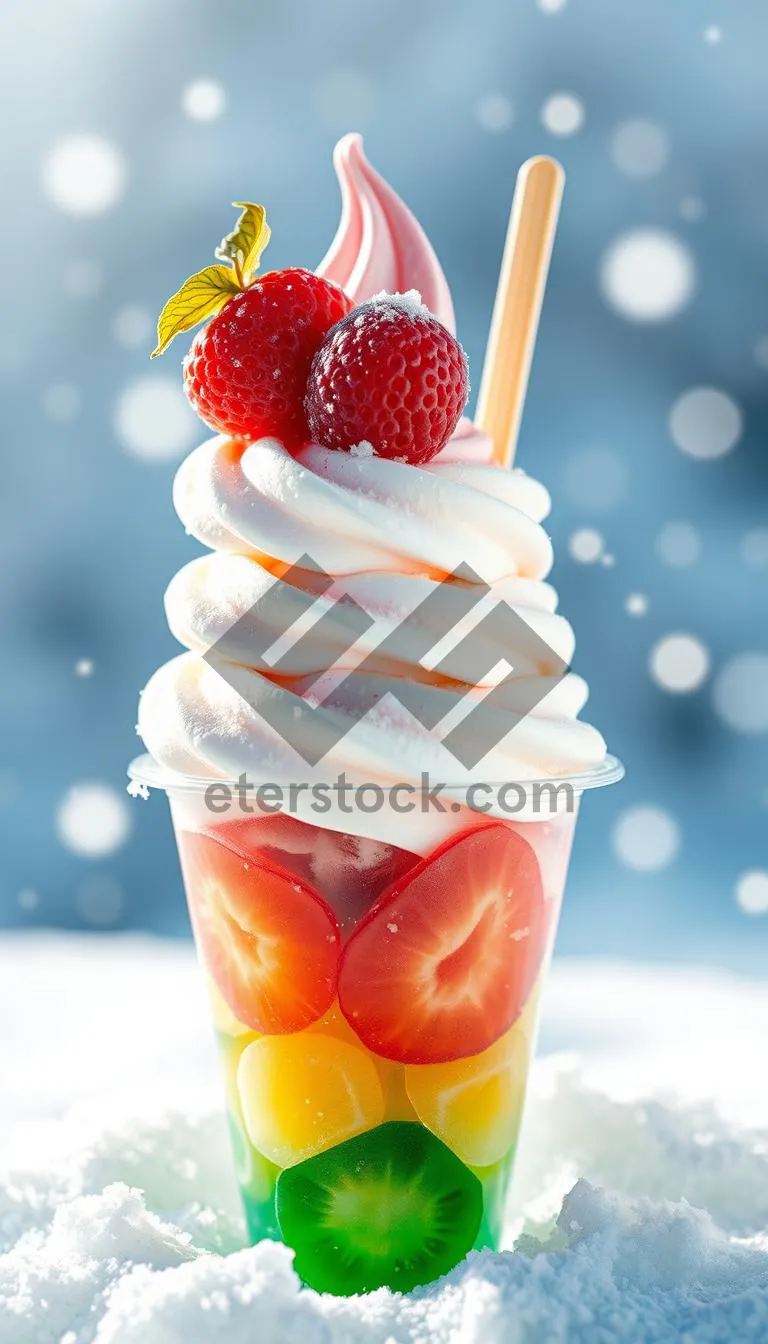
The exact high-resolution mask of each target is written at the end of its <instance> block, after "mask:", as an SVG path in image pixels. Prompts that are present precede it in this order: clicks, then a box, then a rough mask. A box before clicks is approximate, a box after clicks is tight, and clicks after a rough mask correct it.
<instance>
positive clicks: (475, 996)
mask: <svg viewBox="0 0 768 1344" xmlns="http://www.w3.org/2000/svg"><path fill="white" fill-rule="evenodd" d="M546 928H547V919H546V913H545V903H544V895H543V890H542V883H541V873H540V871H539V865H538V863H537V860H536V856H535V854H534V852H533V850H532V849H531V846H530V845H529V844H528V842H527V841H526V840H524V839H523V838H522V836H520V835H518V834H517V833H516V832H515V831H513V830H511V829H510V828H509V827H508V826H504V825H494V824H491V825H488V826H482V827H479V828H475V829H474V830H472V831H471V832H469V834H466V833H465V834H464V835H461V836H459V837H457V838H456V837H455V838H453V839H451V840H449V841H448V842H447V843H446V844H444V845H442V846H441V847H440V848H439V849H438V850H436V851H435V853H434V854H432V855H430V857H429V858H427V859H425V860H424V861H423V862H422V863H420V864H419V865H418V867H416V868H413V869H411V871H410V872H409V873H408V874H407V876H406V877H404V878H401V879H400V880H399V881H397V882H395V883H394V884H393V885H392V887H390V889H389V891H388V892H386V893H385V894H384V895H383V896H382V897H381V900H380V901H379V902H378V903H377V904H376V906H375V907H374V909H373V910H372V911H371V912H370V914H369V915H368V916H367V917H366V918H365V919H364V920H363V922H362V924H360V926H359V927H358V929H357V931H356V932H355V933H354V934H353V935H352V937H351V939H350V940H349V942H348V944H347V946H346V949H345V951H344V955H343V957H342V963H341V970H340V973H339V1002H340V1004H341V1009H342V1012H343V1013H344V1016H345V1017H346V1018H347V1021H348V1022H349V1023H350V1025H351V1026H352V1027H353V1028H354V1030H355V1031H356V1032H357V1034H358V1036H359V1037H360V1039H361V1040H362V1041H363V1042H364V1043H365V1045H367V1046H368V1048H369V1049H370V1050H373V1051H374V1052H375V1053H376V1054H377V1055H383V1056H384V1057H385V1058H386V1059H395V1060H398V1061H400V1062H402V1063H404V1064H436V1063H440V1062H443V1061H445V1060H450V1059H463V1058H465V1056H467V1055H476V1054H479V1053H480V1052H481V1051H482V1050H485V1049H487V1047H488V1046H489V1045H492V1044H493V1042H494V1041H495V1040H497V1039H498V1038H499V1036H502V1035H503V1034H504V1032H505V1031H507V1030H508V1029H509V1027H511V1026H512V1023H513V1022H514V1021H515V1020H516V1019H517V1018H518V1017H519V1015H520V1013H521V1012H522V1009H523V1007H524V1005H525V1002H526V999H527V998H528V995H529V993H530V991H531V989H532V987H533V984H534V981H535V979H536V976H537V974H538V971H539V967H540V965H541V961H542V958H543V955H544V948H545V944H546Z"/></svg>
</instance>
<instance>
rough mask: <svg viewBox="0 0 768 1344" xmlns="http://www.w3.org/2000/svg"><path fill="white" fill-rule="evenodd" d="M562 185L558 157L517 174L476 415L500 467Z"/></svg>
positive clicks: (508, 459)
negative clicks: (492, 445)
mask: <svg viewBox="0 0 768 1344" xmlns="http://www.w3.org/2000/svg"><path fill="white" fill-rule="evenodd" d="M564 185H565V173H564V172H563V169H562V168H561V166H560V164H559V163H557V161H556V160H555V159H550V158H545V157H540V158H534V159H528V161H527V162H526V163H524V164H523V166H522V168H521V169H520V172H519V173H518V175H517V185H516V187H515V195H514V199H513V201H512V211H511V213H510V217H509V228H508V230H507V241H506V244H505V246H504V257H503V259H502V263H501V273H500V275H499V285H498V289H497V291H496V302H495V304H494V309H493V318H492V320H491V330H490V335H489V337H488V349H487V351H486V355H485V365H484V367H483V377H482V381H481V384H480V394H479V397H478V402H477V413H476V415H475V422H476V424H477V425H478V427H479V428H480V429H482V430H483V431H484V432H485V433H486V434H489V435H490V437H491V438H492V439H493V444H494V461H496V462H498V463H499V464H500V465H502V466H511V465H512V462H513V459H514V456H515V449H516V447H517V436H518V432H519V429H520V421H521V419H522V414H523V406H524V403H525V394H526V391H527V388H528V376H529V374H530V370H531V361H532V359H533V350H534V346H535V344H536V333H537V331H538V327H539V316H540V314H541V303H542V299H543V297H544V289H545V287H546V283H547V275H548V272H549V262H550V257H551V255H552V245H553V243H554V240H555V230H556V228H557V219H558V215H559V213H560V201H561V199H562V195H563V187H564Z"/></svg>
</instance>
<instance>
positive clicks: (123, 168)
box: [0, 0, 768, 971]
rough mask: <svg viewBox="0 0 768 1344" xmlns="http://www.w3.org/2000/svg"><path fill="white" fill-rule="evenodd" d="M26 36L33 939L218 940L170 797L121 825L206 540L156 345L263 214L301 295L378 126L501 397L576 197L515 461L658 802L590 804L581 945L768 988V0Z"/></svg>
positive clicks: (572, 927) (15, 166) (566, 947)
mask: <svg viewBox="0 0 768 1344" xmlns="http://www.w3.org/2000/svg"><path fill="white" fill-rule="evenodd" d="M0 37H1V38H2V40H1V41H0V52H1V53H2V55H1V56H0V62H2V69H1V70H0V81H1V83H2V88H3V93H4V101H5V107H6V113H5V130H6V133H5V136H4V143H3V146H2V162H1V165H0V174H1V180H2V182H3V185H4V192H3V196H4V208H3V212H2V218H1V220H0V230H1V232H2V235H3V236H2V256H3V263H4V264H3V270H2V274H3V281H4V298H5V302H4V318H3V323H2V329H1V330H0V390H1V391H2V396H3V403H4V404H3V416H2V424H3V426H4V430H5V443H4V447H3V451H2V456H1V457H0V552H1V553H2V565H1V566H0V626H1V628H0V648H1V649H2V653H1V655H0V656H1V657H2V731H1V732H0V856H1V858H0V918H1V919H2V922H3V923H4V924H5V925H31V926H35V925H51V924H53V925H62V926H65V927H89V928H95V927H96V928H104V929H110V930H114V929H121V928H146V929H151V930H154V931H157V932H160V933H163V934H185V933H186V931H187V920H186V914H185V909H184V903H183V897H182V892H181V886H180V882H179V877H178V871H177V861H176V857H175V853H174V849H173V843H172V837H171V832H170V825H169V821H168V817H167V815H166V807H165V802H164V800H163V799H162V798H155V799H153V800H152V801H151V802H150V803H141V802H138V801H136V802H134V801H132V800H130V799H128V798H127V797H126V795H125V776H124V771H125V766H126V763H127V761H128V760H129V758H130V757H131V756H132V755H133V754H134V753H135V751H136V749H137V747H138V743H137V739H136V737H135V734H134V723H135V718H136V701H137V694H138V690H139V688H140V687H141V686H142V685H143V684H144V682H145V681H146V680H147V678H148V676H149V674H150V673H151V672H152V670H153V669H154V668H155V667H156V666H157V665H158V664H159V663H160V662H162V661H163V660H164V659H166V658H167V657H169V656H170V655H172V654H173V653H174V651H175V646H174V643H173V641H172V639H171V637H170V635H169V634H168V632H167V630H166V628H165V624H164V619H163V611H162V593H163V590H164V587H165V585H166V583H167V582H168V580H169V578H170V577H171V575H172V574H173V572H174V571H175V570H176V569H177V568H178V567H179V565H181V564H182V563H183V562H184V561H185V560H186V559H188V558H189V557H190V556H191V555H192V554H194V553H195V552H196V550H197V549H198V548H197V547H196V545H195V544H194V543H193V542H191V541H190V539H188V538H186V537H185V536H184V533H183V530H182V528H181V526H180V525H179V524H178V522H177V520H176V519H175V517H174V515H173V512H172V509H171V502H170V499H171V481H172V478H173V473H174V470H175V468H176V466H177V464H178V462H179V460H180V459H181V457H182V456H183V455H184V453H185V452H186V451H188V450H189V449H190V448H191V447H193V446H194V445H195V443H196V442H197V441H199V440H200V438H201V430H200V427H199V426H198V425H197V423H196V421H195V419H194V417H193V416H192V414H191V412H189V411H188V409H187V408H186V406H185V403H184V400H183V396H182V394H181V391H180V385H179V361H180V359H181V355H182V353H183V351H182V350H181V349H180V348H177V347H176V346H174V348H173V350H172V351H171V353H170V354H169V355H167V356H166V357H165V359H164V360H163V361H162V362H158V363H157V364H153V365H152V366H150V364H149V362H148V353H149V350H150V349H151V346H152V335H153V321H154V317H155V315H156V313H157V311H158V310H159V307H160V306H161V304H162V302H163V301H164V299H165V298H166V297H167V296H168V294H169V293H171V292H172V290H173V289H174V288H175V287H176V286H177V284H178V282H179V281H180V280H181V279H182V278H183V277H184V276H186V275H187V274H188V273H190V272H191V271H193V270H196V269H198V268H199V267H200V266H201V265H203V264H205V263H206V262H207V260H209V259H210V253H211V249H212V247H213V246H214V245H215V243H216V242H217V241H218V239H219V238H220V237H221V235H222V233H223V232H224V231H225V230H226V229H228V228H229V227H231V223H232V221H233V218H234V215H233V212H232V211H231V209H230V204H229V203H230V202H231V201H232V200H238V199H242V198H244V197H245V198H249V199H257V200H263V201H265V202H266V203H267V204H268V207H269V210H270V218H271V223H272V228H273V242H272V244H271V247H270V252H269V265H270V266H271V267H278V266H282V265H287V264H303V265H308V266H312V265H313V264H314V263H316V261H317V260H319V258H320V257H321V256H322V255H323V253H324V251H325V249H326V246H327V244H328V242H329V240H330V238H331V236H332V234H333V231H334V229H335V226H336V222H337V214H338V194H337V187H336V181H335V177H334V175H333V172H332V168H331V158H330V156H331V150H332V147H333V144H334V141H335V140H336V138H337V137H338V136H339V135H340V134H341V133H343V132H344V131H345V130H348V129H359V130H361V131H363V132H364V134H365V136H366V146H367V150H368V153H369V156H370V157H371V159H372V161H373V162H374V164H375V165H376V166H377V167H378V168H379V169H380V170H381V171H382V172H383V173H384V174H385V176H387V177H388V178H389V179H390V181H391V182H392V183H393V185H395V187H396V188H397V189H398V190H399V191H400V192H401V194H402V195H403V196H404V197H405V199H406V200H407V201H408V203H409V204H410V205H411V207H412V208H413V210H414V211H415V213H416V214H417V215H418V217H419V218H420V219H421V221H422V222H423V224H424V226H425V227H426V229H427V231H428V232H429V234H430V236H431V237H432V239H433V241H434V243H435V245H436V247H437V250H438V252H439V254H440V256H441V259H442V261H443V264H444V266H445V269H446V272H447V274H448V276H449V279H450V281H451V283H452V286H453V291H454V297H455V301H456V306H457V310H458V318H459V327H460V335H461V337H462V339H463V342H464V344H465V346H466V347H467V349H468V352H469V355H470V359H471V361H472V364H473V368H474V381H475V384H476V385H477V383H478V382H479V372H480V367H481V361H482V355H483V351H484V347H485V339H486V333H487V327H488V320H489V315H490V310H491V305H492V301H493V295H494V289H495V283H496V275H497V268H498V261H499V257H500V252H501V247H502V242H503V236H504V231H505V226H506V219H507V211H508V206H509V200H510V194H511V190H512V184H513V180H514V175H515V172H516V169H517V166H518V165H519V163H520V162H521V161H522V160H523V159H525V158H526V157H527V156H528V155H530V154H533V153H538V152H549V153H555V154H557V155H558V156H559V157H560V158H561V160H562V161H563V163H564V164H565V167H566V169H567V171H568V174H569V183H568V187H567V193H566V199H565V204H564V211H563V218H562V226H561V230H560V234H559V239H558V242H557V247H556V253H555V258H554V265H553V270H552V276H551V282H550V288H549V293H548V299H547V303H546V309H545V316H544V320H543V324H542V330H541V337H540V342H539V348H538V353H537V357H536V363H535V368H534V372H533V378H532V383H531V389H530V396H529V402H528V407H527V413H526V419H525V424H524V429H523V436H522V442H521V448H520V457H519V461H520V463H521V465H523V466H524V467H526V468H527V469H528V470H529V471H531V472H532V473H534V474H536V475H537V476H539V477H540V478H541V479H542V480H543V481H544V482H545V483H546V484H547V485H548V487H549V488H550V490H551V491H552V494H553V497H554V501H555V507H554V511H553V514H552V517H551V523H550V526H551V531H552V535H553V539H554V544H555V551H556V555H557V557H558V559H557V565H556V569H555V573H554V581H555V583H556V584H557V586H558V588H559V590H560V593H561V605H562V610H563V611H564V612H565V613H566V614H567V615H568V616H569V617H570V618H571V619H572V621H573V622H574V624H575V626H576V629H577V633H578V636H579V649H578V658H577V667H578V669H579V670H580V671H582V672H583V673H584V674H585V676H586V677H587V678H588V679H589V681H590V684H591V687H592V699H591V703H590V707H589V716H590V718H591V719H592V720H593V721H594V722H596V723H597V724H598V725H599V726H600V727H601V728H602V729H603V731H604V732H605V734H606V736H607V738H608V740H609V743H610V745H611V747H612V748H613V750H615V751H616V752H617V753H618V754H619V755H621V756H622V757H623V758H624V760H625V762H626V765H627V771H628V774H627V779H626V782H625V783H624V784H622V785H621V786H620V787H618V788H614V789H612V790H610V791H608V792H607V793H605V794H595V795H592V796H590V797H589V798H588V799H587V800H586V803H585V806H584V809H583V818H582V824H581V828H580V834H579V836H578V842H577V847H576V853H575V858H574V865H573V872H572V879H571V884H570V891H569V899H568V902H567V905H566V913H565V916H564V922H563V926H562V933H561V937H560V942H559V950H560V951H561V952H567V953H570V954H578V953H603V954H621V955H629V956H634V957H638V958H644V959H659V960H686V961H693V962H701V963H719V964H725V965H729V966H733V967H734V968H740V969H746V970H753V971H754V970H758V969H760V968H761V967H764V964H765V954H766V949H767V948H768V778H766V766H767V765H768V754H767V753H766V745H767V744H768V627H767V623H766V615H767V613H768V456H767V455H766V438H767V437H768V264H767V262H766V255H767V244H768V148H767V142H766V136H765V127H766V125H768V81H766V79H765V52H766V50H767V49H768V7H766V5H765V3H764V0H728V3H726V0H709V2H708V3H706V4H704V3H701V0H675V2H674V4H671V3H670V0H623V3H621V4H617V3H616V0H538V2H537V0H473V3H472V4H471V5H467V4H466V3H463V0H420V3H419V4H414V3H413V0H386V3H385V2H384V0H372V2H371V3H368V4H365V5H361V4H359V3H357V2H356V0H323V3H322V4H318V3H314V2H313V0H258V3H255V2H254V0H193V2H192V3H189V0H185V2H184V3H183V2H182V0H163V3H162V5H158V4H156V3H151V0H132V3H130V4H128V3H125V2H124V3H118V2H117V0H114V3H112V4H108V5H105V4H104V3H103V0H68V3H67V4H66V5H61V4H60V3H59V0H38V3H37V4H35V5H34V6H32V5H24V4H21V3H18V0H9V2H8V3H6V4H5V5H4V6H3V7H2V10H0ZM180 344H181V343H177V345H180Z"/></svg>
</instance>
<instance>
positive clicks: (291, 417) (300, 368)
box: [184, 269, 352, 447]
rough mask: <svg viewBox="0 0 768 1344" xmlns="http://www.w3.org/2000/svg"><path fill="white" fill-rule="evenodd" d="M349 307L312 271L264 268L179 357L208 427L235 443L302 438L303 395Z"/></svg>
mask: <svg viewBox="0 0 768 1344" xmlns="http://www.w3.org/2000/svg"><path fill="white" fill-rule="evenodd" d="M351 307H352V300H351V299H348V298H347V296H346V294H345V293H344V292H343V290H341V289H339V288H338V287H337V286H336V285H332V284H330V283H329V282H328V281H327V280H321V279H320V278H319V277H318V276H316V275H312V273H311V272H310V271H304V270H300V269H293V270H286V271H268V272H267V274H266V275H263V276H260V277H259V279H258V280H256V281H255V282H254V283H253V284H252V285H251V286H250V288H249V289H245V290H244V291H243V293H242V294H237V295H235V296H234V297H233V298H231V299H230V300H229V301H228V302H227V303H226V304H225V305H224V307H223V308H222V310H221V312H220V313H217V314H216V316H215V317H213V318H211V321H210V322H209V323H208V324H207V325H206V326H205V327H203V329H202V331H199V332H198V334H197V336H196V337H195V339H194V341H193V343H192V347H191V349H190V351H189V354H188V355H187V357H186V359H185V360H184V385H185V388H186V392H187V396H188V397H189V400H190V401H191V403H192V405H193V406H194V408H195V410H196V411H197V413H198V415H199V416H201V417H202V419H203V420H204V421H205V423H206V424H207V425H210V426H211V428H212V429H218V430H220V431H221V433H223V434H229V435H231V436H232V437H233V438H243V439H259V438H261V437H263V436H264V435H267V434H274V435H275V436H276V437H277V438H280V439H282V440H283V441H284V442H285V443H286V444H287V445H288V446H291V447H292V446H295V445H296V444H299V443H301V442H302V441H303V440H305V439H306V437H307V423H306V419H305V415H304V404H303V403H304V391H305V388H306V383H307V375H308V373H309V369H310V365H311V363H312V359H313V356H314V355H315V353H316V352H317V350H318V347H319V346H320V344H321V342H322V340H323V338H324V336H325V334H326V332H327V331H328V329H329V327H332V326H333V324H334V323H335V322H338V321H339V319H340V318H342V317H344V315H345V313H348V312H349V310H350V308H351Z"/></svg>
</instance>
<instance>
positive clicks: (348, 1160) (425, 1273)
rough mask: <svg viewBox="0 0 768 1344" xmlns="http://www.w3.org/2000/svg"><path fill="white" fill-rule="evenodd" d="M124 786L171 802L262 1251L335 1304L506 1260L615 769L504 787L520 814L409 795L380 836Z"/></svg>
mask: <svg viewBox="0 0 768 1344" xmlns="http://www.w3.org/2000/svg"><path fill="white" fill-rule="evenodd" d="M130 773H131V776H132V779H133V780H134V782H135V784H137V785H139V786H141V787H142V788H143V787H144V786H148V787H160V788H163V789H165V791H166V792H167V795H168V798H169V801H170V806H171V813H172V817H173V824H174V830H175V834H176V839H177V843H178V848H179V853H180V858H181V867H182V873H183V878H184V884H185V888H186V894H187V900H188V904H189V910H190V916H191V922H192V927H193V930H194V934H195V941H196V946H197V951H198V956H199V959H200V964H201V970H202V973H203V975H204V977H205V980H206V984H207V987H208V992H209V995H210V1002H211V1010H212V1017H213V1023H214V1027H215V1031H216V1035H217V1040H218V1045H219V1050H220V1054H221V1060H222V1065H223V1074H224V1083H225V1095H226V1107H227V1115H228V1122H229V1129H230V1133H231V1138H232V1146H233V1153H234V1161H235V1167H236V1172H237V1179H238V1183H239V1187H240V1192H241V1195H242V1200H243V1205H244V1209H245V1217H246V1222H247V1228H248V1235H249V1238H250V1240H251V1241H252V1242H257V1241H259V1240H261V1239H262V1238H265V1237H267V1238H273V1239H275V1240H279V1241H284V1242H285V1243H287V1244H288V1245H289V1246H290V1247H291V1248H292V1250H293V1251H294V1253H295V1264H296V1269H297V1271H298V1273H299V1274H300V1276H301V1277H302V1279H303V1280H304V1282H305V1283H307V1284H308V1285H310V1286H311V1287H313V1288H316V1289H318V1290H319V1291H325V1292H331V1293H336V1294H343V1295H346V1294H352V1293H359V1292H366V1291H371V1290H374V1289H376V1288H379V1287H381V1286H384V1285H386V1286H388V1287H390V1288H392V1289H395V1290H402V1291H407V1290H408V1289H411V1288H413V1287H415V1286H416V1285H419V1284H423V1283H427V1282H430V1281H432V1280H434V1279H436V1278H439V1277H440V1276H441V1275H443V1274H445V1273H447V1272H448V1271H449V1270H450V1269H451V1268H452V1267H453V1266H454V1265H455V1264H457V1263H458V1262H459V1261H460V1260H461V1259H462V1258H463V1257H464V1256H465V1255H466V1253H467V1252H468V1251H469V1250H471V1249H472V1248H477V1249H479V1248H483V1247H491V1248H494V1249H498V1248H499V1247H500V1246H501V1244H502V1240H503V1232H504V1220H505V1210H506V1208H507V1201H508V1195H509V1189H510V1183H511V1177H512V1171H513V1165H514V1160H515V1153H516V1148H517V1144H518V1137H519V1132H520V1123H521V1118H522V1114H523V1106H524V1100H525V1093H526V1087H527V1082H528V1077H529V1073H530V1066H531V1061H532V1057H533V1052H534V1046H535V1040H536V1031H537V1024H538V1016H539V1008H540V1003H541V994H542V987H543V984H544V981H545V977H546V972H547V966H548V963H549V959H550V955H551V951H552V945H553V942H554V938H555V933H556V929H557V922H558V916H559V912H560V905H561V901H562V896H563V889H564V886H565V881H566V875H567V870H568V862H569V856H570V851H571V844H572V840H573V834H574V828H575V825H576V819H577V815H578V810H579V805H580V801H581V797H582V794H583V793H584V792H585V791H586V790H588V789H591V788H595V787H598V786H600V785H604V784H610V783H613V782H614V781H615V780H617V779H619V778H620V777H621V774H622V773H623V772H622V768H621V766H620V764H619V763H618V762H617V761H616V760H615V758H612V757H609V758H607V760H606V761H605V762H604V763H603V764H602V765H600V766H599V767H597V768H596V769H594V770H593V771H591V772H590V773H587V774H582V775H580V776H575V777H573V778H571V779H558V780H553V781H539V782H537V783H536V784H534V783H532V782H529V783H526V784H522V785H514V786H512V785H510V786H507V791H506V794H505V795H504V796H505V801H506V804H507V805H508V806H513V807H515V809H516V810H515V811H514V813H509V814H504V813H503V811H502V809H501V808H500V806H499V803H498V799H499V797H500V793H499V788H498V787H497V786H494V787H493V788H491V786H481V788H482V791H481V792H478V794H477V795H476V799H475V801H476V802H477V803H478V804H479V805H482V806H485V805H486V800H487V799H488V798H491V797H492V798H493V799H494V800H495V805H494V810H493V811H492V812H480V811H476V810H472V809H471V808H470V807H468V806H467V805H466V790H465V791H464V793H463V794H462V793H460V792H459V791H458V790H455V791H454V790H451V789H445V790H444V792H443V794H442V798H441V806H442V807H444V808H445V811H444V812H438V811H437V810H436V809H435V812H434V815H433V814H432V811H431V807H432V804H430V805H429V806H425V798H424V797H423V796H421V795H419V794H415V795H414V793H413V791H412V793H411V797H410V801H411V802H413V810H412V812H411V813H407V812H403V811H402V810H400V811H394V810H391V815H387V816H385V817H384V818H383V819H382V817H381V816H380V817H379V818H377V822H378V823H379V824H378V825H377V827H376V834H377V837H379V838H376V839H372V838H369V837H366V835H365V834H360V833H359V832H361V831H362V830H364V827H365V817H364V815H362V814H361V813H360V812H355V814H354V817H351V818H350V823H349V824H350V826H351V828H352V829H332V828H330V827H328V826H327V825H322V826H320V825H317V824H314V823H313V822H312V821H310V820H308V819H306V815H307V814H306V813H305V819H299V817H297V816H295V815H290V814H288V813H287V812H284V811H274V810H271V811H267V810H265V809H262V810H259V809H258V808H257V807H256V805H255V803H254V801H253V795H252V794H251V795H250V796H249V795H248V794H247V793H246V792H245V791H244V790H243V788H242V779H241V781H239V783H234V782H233V783H232V784H231V785H230V784H227V783H226V782H223V781H217V782H215V783H214V782H212V781H211V780H210V779H209V780H196V779H191V778H184V777H180V776H178V775H174V776H172V777H171V776H169V775H167V774H165V773H164V772H163V771H162V770H161V769H160V768H159V767H158V766H156V765H155V764H154V762H152V761H151V759H150V758H148V757H142V758H140V759H139V760H138V761H135V762H134V763H133V765H132V767H131V771H130ZM550 785H551V786H552V787H550ZM481 798H482V803H481V802H480V800H481ZM427 802H428V799H427ZM399 803H400V806H401V807H402V803H403V799H402V797H401V798H400V799H399ZM382 826H384V828H385V829H386V830H387V832H388V834H389V835H390V836H392V837H393V838H394V837H395V836H396V838H397V843H387V842H385V841H383V840H382V839H381V838H380V837H381V834H382Z"/></svg>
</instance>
